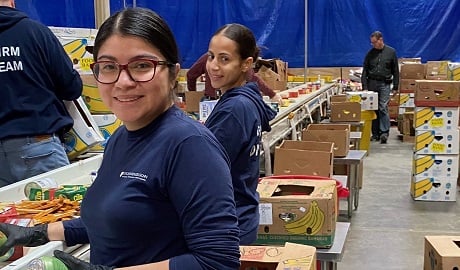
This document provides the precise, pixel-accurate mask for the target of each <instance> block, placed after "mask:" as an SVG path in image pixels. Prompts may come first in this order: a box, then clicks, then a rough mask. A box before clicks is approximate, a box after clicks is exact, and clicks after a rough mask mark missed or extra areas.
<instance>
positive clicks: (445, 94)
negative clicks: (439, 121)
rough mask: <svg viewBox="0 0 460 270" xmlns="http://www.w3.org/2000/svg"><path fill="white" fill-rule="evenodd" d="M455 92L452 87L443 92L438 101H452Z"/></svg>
mask: <svg viewBox="0 0 460 270" xmlns="http://www.w3.org/2000/svg"><path fill="white" fill-rule="evenodd" d="M453 91H454V90H453V89H452V88H451V87H449V88H448V89H446V90H445V91H442V93H441V94H439V95H438V96H437V99H438V100H450V99H451V98H452V97H454V95H453Z"/></svg>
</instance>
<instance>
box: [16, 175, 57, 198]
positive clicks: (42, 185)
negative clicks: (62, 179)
mask: <svg viewBox="0 0 460 270" xmlns="http://www.w3.org/2000/svg"><path fill="white" fill-rule="evenodd" d="M58 187H59V184H58V183H57V182H56V181H55V180H54V179H52V178H42V179H38V180H35V181H32V182H30V183H27V184H26V186H25V187H24V194H25V195H26V197H27V198H29V195H30V190H31V189H32V188H35V189H42V190H46V189H52V188H58Z"/></svg>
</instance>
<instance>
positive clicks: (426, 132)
mask: <svg viewBox="0 0 460 270" xmlns="http://www.w3.org/2000/svg"><path fill="white" fill-rule="evenodd" d="M459 93H460V81H447V80H417V81H416V91H415V97H414V100H415V106H416V107H415V110H414V128H415V144H414V156H413V166H412V180H411V194H412V197H413V198H414V199H415V200H423V201H455V200H456V186H457V176H458V164H459V160H458V159H459V130H458V123H459V108H458V105H459Z"/></svg>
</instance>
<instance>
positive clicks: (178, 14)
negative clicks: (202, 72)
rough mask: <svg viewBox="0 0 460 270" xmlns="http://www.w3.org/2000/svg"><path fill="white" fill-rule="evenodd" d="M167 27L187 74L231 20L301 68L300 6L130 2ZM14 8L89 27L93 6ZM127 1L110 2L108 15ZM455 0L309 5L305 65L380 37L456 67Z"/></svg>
mask: <svg viewBox="0 0 460 270" xmlns="http://www.w3.org/2000/svg"><path fill="white" fill-rule="evenodd" d="M135 3H136V6H138V7H147V8H151V9H153V10H155V11H156V12H158V13H159V14H160V15H161V16H162V17H164V18H165V19H166V21H167V22H168V23H169V25H170V26H171V28H172V30H173V32H174V34H175V36H176V39H177V42H178V44H179V47H180V51H181V56H182V67H183V68H189V67H190V66H191V65H192V64H193V62H194V61H195V60H196V59H197V58H198V57H199V56H200V55H201V54H202V53H203V52H205V51H206V50H207V46H208V42H209V39H210V37H211V36H212V34H213V33H214V32H215V31H216V30H217V29H218V28H219V27H220V26H222V25H224V24H226V23H231V22H237V23H241V24H244V25H246V26H248V27H249V28H251V29H252V30H253V32H254V34H255V36H256V38H257V41H258V44H259V46H261V48H262V57H264V58H274V57H277V58H281V59H283V60H285V61H287V62H289V67H297V68H301V67H304V55H305V45H304V44H305V42H304V41H305V0H238V1H235V0H188V1H185V0H163V1H149V0H137V1H135ZM16 5H17V8H19V9H21V10H23V11H25V12H26V13H28V14H29V16H30V17H32V18H34V19H37V20H38V21H41V22H42V23H44V24H46V25H48V26H62V27H85V28H94V27H95V25H94V6H93V1H91V0H84V1H82V0H59V1H58V0H54V1H51V0H48V1H44V0H16ZM125 6H133V0H124V1H121V0H111V1H110V8H111V13H114V12H116V11H117V10H120V9H122V8H123V7H125ZM458 14H460V1H459V0H452V1H445V0H405V1H401V0H386V1H381V0H353V1H344V0H308V14H307V16H308V29H307V30H308V31H307V33H308V38H307V40H308V46H307V51H308V57H307V59H308V67H338V66H361V65H362V62H363V59H364V55H365V54H366V52H367V51H368V50H369V49H370V48H371V46H370V44H369V35H370V33H371V32H372V31H374V30H380V31H382V33H383V35H384V40H385V42H386V43H387V44H388V45H390V46H392V47H394V48H395V49H396V51H397V53H398V57H421V58H422V61H423V62H426V61H428V60H451V61H457V62H460V46H459V45H460V24H459V23H458Z"/></svg>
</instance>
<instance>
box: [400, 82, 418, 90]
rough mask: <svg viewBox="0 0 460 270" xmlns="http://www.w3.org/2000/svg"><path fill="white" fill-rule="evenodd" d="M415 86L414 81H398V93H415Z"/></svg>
mask: <svg viewBox="0 0 460 270" xmlns="http://www.w3.org/2000/svg"><path fill="white" fill-rule="evenodd" d="M416 88H417V84H416V82H415V79H400V80H399V92H400V93H415V89H416Z"/></svg>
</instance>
